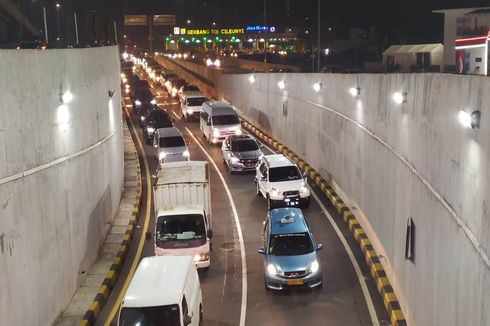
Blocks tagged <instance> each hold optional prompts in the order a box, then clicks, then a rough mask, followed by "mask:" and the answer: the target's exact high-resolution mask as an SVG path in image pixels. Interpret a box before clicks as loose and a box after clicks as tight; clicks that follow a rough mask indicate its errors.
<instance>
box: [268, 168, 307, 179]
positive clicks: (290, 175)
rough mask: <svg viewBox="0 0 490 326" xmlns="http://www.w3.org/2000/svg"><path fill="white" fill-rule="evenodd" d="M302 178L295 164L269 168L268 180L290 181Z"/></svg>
mask: <svg viewBox="0 0 490 326" xmlns="http://www.w3.org/2000/svg"><path fill="white" fill-rule="evenodd" d="M302 178H303V176H302V175H301V173H300V172H299V170H298V168H297V167H296V166H281V167H278V168H271V169H269V181H270V182H279V181H292V180H300V179H302Z"/></svg>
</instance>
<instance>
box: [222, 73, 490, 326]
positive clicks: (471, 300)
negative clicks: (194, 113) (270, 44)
mask: <svg viewBox="0 0 490 326" xmlns="http://www.w3.org/2000/svg"><path fill="white" fill-rule="evenodd" d="M249 77H250V75H221V76H220V77H219V78H218V82H217V87H216V90H217V92H218V93H219V95H220V97H223V98H225V99H226V100H228V101H230V102H231V103H232V104H233V105H235V106H236V107H237V109H238V110H240V111H241V113H242V114H243V115H244V116H245V117H247V118H248V119H250V121H251V122H253V123H254V124H256V125H258V126H260V127H261V129H263V130H264V131H265V132H267V133H269V134H270V135H271V136H272V137H274V138H275V139H277V140H279V141H280V142H282V143H283V144H285V145H286V146H288V147H289V148H290V149H291V150H292V151H294V152H296V153H297V154H298V155H299V156H301V157H302V158H303V159H305V161H307V162H308V163H309V164H310V165H311V166H312V167H313V168H315V169H316V170H317V171H318V172H319V173H320V174H321V175H322V176H324V177H325V178H327V179H331V181H332V183H333V185H334V188H335V189H336V190H337V192H338V193H339V194H341V196H343V198H344V200H345V201H346V203H347V204H348V205H349V207H350V208H351V210H352V211H353V213H354V214H355V215H356V217H357V218H358V220H359V221H360V223H361V224H362V226H363V228H364V229H365V231H366V233H368V235H369V238H370V239H371V241H372V242H373V245H374V247H375V249H376V251H377V253H378V255H380V257H381V262H382V263H383V265H384V267H385V270H386V272H387V274H388V277H389V279H390V281H391V283H392V285H393V287H394V289H395V293H396V294H397V296H398V299H399V301H400V304H401V306H402V310H403V312H404V314H405V317H406V318H407V321H408V323H409V324H410V325H488V321H489V320H490V272H489V266H488V257H487V255H488V253H489V249H490V237H489V234H490V217H489V215H488V212H487V206H488V203H489V202H490V191H489V190H490V189H489V185H490V179H489V178H490V175H489V173H488V172H487V171H488V170H489V168H490V160H489V151H490V137H489V136H490V133H489V130H490V113H489V112H487V111H488V105H489V103H490V92H488V90H489V89H490V79H489V78H484V77H479V76H456V75H448V74H390V75H381V74H380V75H376V74H369V75H368V74H359V75H348V74H259V73H258V74H255V82H254V83H251V82H250V81H249ZM279 81H284V82H285V88H284V89H283V90H281V89H280V88H279V87H278V82H279ZM314 83H320V84H321V89H320V90H319V91H318V92H316V91H315V90H314V89H313V87H312V86H313V84H314ZM357 87H359V88H360V96H357V97H353V96H352V95H351V94H350V92H349V89H350V88H357ZM395 92H401V93H404V92H406V93H407V96H406V100H407V101H406V103H404V104H396V103H395V102H394V101H393V93H395ZM461 109H464V110H467V111H468V112H471V111H473V110H481V111H482V114H481V128H480V129H471V128H465V127H463V126H462V125H461V123H460V121H459V120H458V114H459V111H460V110H461ZM409 218H412V220H413V221H414V224H415V258H414V261H413V262H412V261H410V260H407V259H405V245H406V234H407V221H408V219H409ZM327 263H328V262H327ZM326 277H327V278H328V275H327V276H326ZM327 284H328V279H327Z"/></svg>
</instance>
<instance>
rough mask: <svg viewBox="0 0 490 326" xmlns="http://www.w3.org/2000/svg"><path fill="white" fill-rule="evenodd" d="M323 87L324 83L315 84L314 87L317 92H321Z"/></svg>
mask: <svg viewBox="0 0 490 326" xmlns="http://www.w3.org/2000/svg"><path fill="white" fill-rule="evenodd" d="M322 87H323V85H322V83H314V84H313V89H314V90H315V92H319V91H320V90H321V89H322Z"/></svg>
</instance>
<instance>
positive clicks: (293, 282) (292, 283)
mask: <svg viewBox="0 0 490 326" xmlns="http://www.w3.org/2000/svg"><path fill="white" fill-rule="evenodd" d="M303 284H304V282H303V280H286V285H303Z"/></svg>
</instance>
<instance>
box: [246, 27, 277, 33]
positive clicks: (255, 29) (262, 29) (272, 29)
mask: <svg viewBox="0 0 490 326" xmlns="http://www.w3.org/2000/svg"><path fill="white" fill-rule="evenodd" d="M245 30H246V31H247V32H271V33H274V32H275V31H276V28H275V27H274V26H259V25H256V26H247V27H245Z"/></svg>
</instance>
